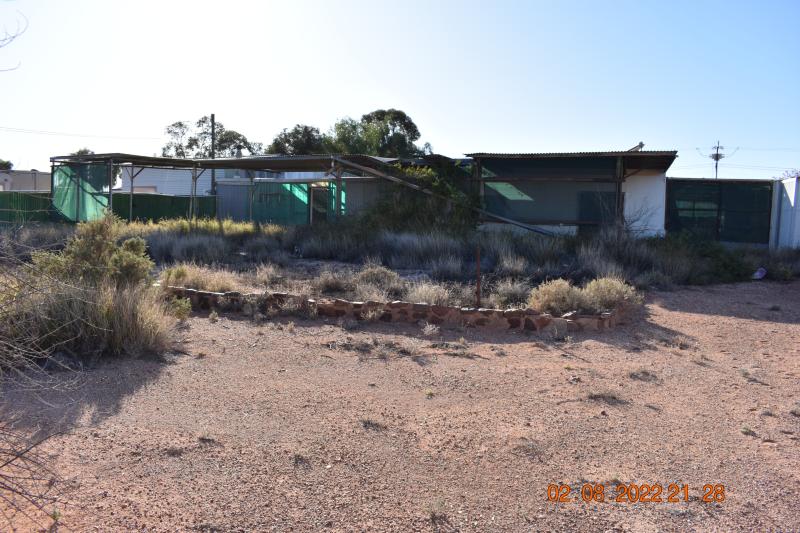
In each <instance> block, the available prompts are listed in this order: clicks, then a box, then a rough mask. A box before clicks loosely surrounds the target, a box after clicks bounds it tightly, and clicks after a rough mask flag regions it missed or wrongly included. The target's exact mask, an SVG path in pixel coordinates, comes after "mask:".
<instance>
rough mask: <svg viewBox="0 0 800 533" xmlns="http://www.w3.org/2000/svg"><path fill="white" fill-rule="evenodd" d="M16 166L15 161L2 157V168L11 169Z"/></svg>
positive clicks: (0, 160) (0, 163)
mask: <svg viewBox="0 0 800 533" xmlns="http://www.w3.org/2000/svg"><path fill="white" fill-rule="evenodd" d="M13 168H14V163H12V162H11V161H6V160H5V159H0V170H11V169H13Z"/></svg>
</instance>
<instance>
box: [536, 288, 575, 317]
mask: <svg viewBox="0 0 800 533" xmlns="http://www.w3.org/2000/svg"><path fill="white" fill-rule="evenodd" d="M528 303H529V304H530V306H531V307H532V308H534V309H536V310H537V311H542V312H545V313H551V314H553V315H555V316H561V315H563V314H564V313H568V312H570V311H578V310H581V309H583V308H584V307H585V297H584V295H583V293H582V292H581V290H580V289H579V288H578V287H575V286H573V285H572V284H571V283H570V282H569V281H567V280H564V279H554V280H552V281H548V282H545V283H542V284H541V285H539V286H538V287H536V288H535V289H533V290H532V291H531V294H530V298H529V299H528Z"/></svg>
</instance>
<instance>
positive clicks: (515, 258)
mask: <svg viewBox="0 0 800 533" xmlns="http://www.w3.org/2000/svg"><path fill="white" fill-rule="evenodd" d="M527 270H528V261H527V260H526V259H525V258H524V257H521V256H519V255H514V254H509V255H503V256H500V258H499V260H498V262H497V266H496V267H495V271H496V272H497V273H498V274H500V275H501V276H509V277H515V278H517V277H522V276H524V275H525V272H526V271H527Z"/></svg>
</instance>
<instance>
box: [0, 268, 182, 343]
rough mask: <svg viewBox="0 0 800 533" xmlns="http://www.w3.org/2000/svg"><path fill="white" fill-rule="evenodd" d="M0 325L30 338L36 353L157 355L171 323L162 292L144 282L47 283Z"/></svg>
mask: <svg viewBox="0 0 800 533" xmlns="http://www.w3.org/2000/svg"><path fill="white" fill-rule="evenodd" d="M16 304H17V305H16V308H15V310H14V313H13V315H11V316H9V317H6V318H7V321H6V322H4V323H3V324H2V325H1V326H0V338H4V339H17V340H20V339H28V342H29V346H30V348H31V349H33V350H34V351H37V352H40V353H50V352H52V351H54V350H67V351H69V352H71V353H73V354H76V355H78V356H81V357H99V356H121V355H127V356H134V357H135V356H140V355H145V354H158V353H162V352H164V351H165V350H167V349H168V348H169V346H170V337H169V333H170V330H171V329H172V326H173V325H174V322H175V320H174V317H173V316H172V314H171V312H170V311H171V310H170V308H169V304H168V303H167V302H166V301H165V300H164V298H163V297H162V293H161V291H159V290H158V289H157V288H154V287H148V286H146V285H144V284H139V285H129V286H123V287H116V286H113V285H108V284H105V285H101V286H91V285H77V284H75V283H71V284H69V285H66V284H61V283H51V284H49V285H48V286H47V290H42V291H37V292H36V293H35V294H32V295H30V298H27V299H26V300H24V301H20V300H18V301H17V302H16Z"/></svg>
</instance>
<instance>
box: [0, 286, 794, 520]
mask: <svg viewBox="0 0 800 533" xmlns="http://www.w3.org/2000/svg"><path fill="white" fill-rule="evenodd" d="M289 320H290V319H278V320H276V321H275V322H273V323H266V324H264V325H255V324H253V323H251V322H247V321H243V320H238V319H235V318H234V317H230V318H226V317H223V318H222V319H221V320H220V321H219V322H216V323H212V322H210V321H209V320H208V319H207V318H205V317H203V316H197V317H193V318H191V319H190V320H189V321H188V325H187V327H186V328H185V329H184V330H183V331H181V332H179V335H180V337H181V338H182V339H185V342H183V343H182V344H181V347H182V349H183V350H184V351H185V352H186V354H183V355H178V356H172V357H170V358H169V360H168V361H167V362H158V361H119V362H112V363H109V364H105V365H102V366H100V367H99V368H96V369H93V370H90V371H87V372H85V373H84V374H82V375H80V376H79V383H78V385H77V386H76V387H74V388H72V389H71V390H68V391H67V392H49V393H48V394H47V395H46V397H45V398H44V400H46V401H47V402H48V403H49V404H50V405H51V407H47V406H43V405H42V404H41V403H40V402H38V401H36V400H34V399H33V398H32V397H31V396H30V395H28V394H26V393H23V392H20V391H11V390H10V391H6V392H5V394H6V396H7V398H9V399H10V401H11V402H12V404H13V406H14V407H15V408H16V410H17V411H18V412H20V413H21V415H22V416H23V419H24V420H25V421H27V422H28V423H29V424H30V426H31V428H33V427H45V428H53V427H61V428H62V429H65V430H66V431H67V433H65V434H64V435H60V436H56V437H54V438H53V439H52V440H51V441H50V442H49V443H48V448H47V450H48V451H49V452H51V453H53V455H54V458H55V459H54V461H55V462H54V467H55V468H56V469H57V470H58V471H60V472H61V474H62V475H63V476H64V477H65V479H66V480H67V488H68V491H67V493H68V495H69V502H68V503H66V504H64V505H63V506H62V507H61V508H60V509H59V511H60V513H61V517H60V519H59V522H60V527H62V528H63V529H65V530H78V531H85V530H88V531H92V530H98V531H112V530H114V531H121V530H142V531H208V532H210V531H553V530H556V531H560V530H577V531H734V530H744V531H768V530H781V531H797V530H800V416H797V415H800V404H798V403H797V402H798V401H800V343H798V339H800V283H797V282H795V283H792V284H778V283H751V284H738V285H728V286H717V287H711V288H697V289H682V290H679V291H675V292H662V293H652V294H650V295H649V296H648V304H647V307H646V311H645V312H644V313H643V315H642V316H640V317H632V318H630V319H629V320H628V321H627V322H628V323H627V324H626V325H623V326H620V327H619V328H618V329H616V330H613V331H610V332H602V333H580V334H574V335H573V336H572V338H568V339H566V340H565V341H561V342H553V341H543V340H541V339H537V338H536V337H535V336H526V335H522V334H519V333H491V332H486V331H480V330H474V329H467V330H464V331H459V330H443V331H442V332H441V334H439V335H435V336H432V337H423V336H422V335H421V333H420V328H417V327H404V326H398V325H379V324H360V325H358V326H357V327H356V328H353V329H345V328H342V327H341V326H339V325H337V324H336V323H335V322H329V323H326V322H324V321H322V320H298V319H293V320H294V323H293V324H292V325H290V324H289ZM462 337H463V340H462V339H461V338H462ZM65 379H67V378H66V377H65ZM69 379H74V376H71V377H70V378H69ZM792 411H794V412H795V413H797V415H795V414H792ZM748 430H749V431H748ZM746 433H749V434H746ZM584 482H592V483H605V484H606V485H605V494H606V496H607V498H606V499H607V500H613V499H614V496H616V492H615V491H614V487H615V486H616V485H617V484H618V483H620V482H622V483H650V484H655V483H660V484H662V485H663V486H664V494H663V495H662V496H663V497H664V499H666V489H667V485H668V484H670V483H675V482H677V483H680V484H686V485H688V486H689V495H690V498H689V501H688V502H684V501H680V502H678V503H666V502H664V503H644V502H640V503H616V502H614V501H606V502H604V503H584V502H583V501H580V499H579V501H577V502H569V503H551V502H548V501H547V487H548V484H551V483H563V484H569V485H571V486H572V487H573V489H574V490H573V491H572V493H571V497H575V496H578V498H579V490H580V487H581V485H582V484H583V483H584ZM704 484H723V485H724V486H725V495H726V498H725V501H724V502H721V503H704V502H702V501H701V499H700V496H702V492H703V491H702V486H703V485H704Z"/></svg>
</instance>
